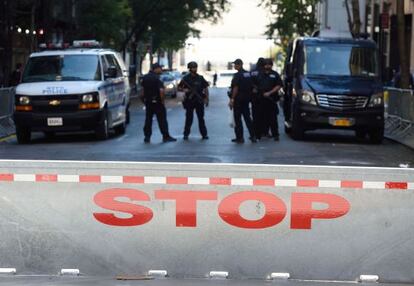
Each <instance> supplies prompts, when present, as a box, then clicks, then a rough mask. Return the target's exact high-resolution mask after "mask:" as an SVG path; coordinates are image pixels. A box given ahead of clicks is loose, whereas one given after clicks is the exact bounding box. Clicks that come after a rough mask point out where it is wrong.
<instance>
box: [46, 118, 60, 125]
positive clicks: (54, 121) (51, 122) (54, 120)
mask: <svg viewBox="0 0 414 286" xmlns="http://www.w3.org/2000/svg"><path fill="white" fill-rule="evenodd" d="M47 126H63V119H62V117H51V118H48V119H47Z"/></svg>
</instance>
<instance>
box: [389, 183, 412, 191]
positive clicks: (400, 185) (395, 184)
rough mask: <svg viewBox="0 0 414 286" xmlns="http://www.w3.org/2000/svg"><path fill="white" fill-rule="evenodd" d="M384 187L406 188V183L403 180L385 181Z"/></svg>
mask: <svg viewBox="0 0 414 286" xmlns="http://www.w3.org/2000/svg"><path fill="white" fill-rule="evenodd" d="M385 188H386V189H390V190H407V189H408V184H407V183H405V182H386V183H385Z"/></svg>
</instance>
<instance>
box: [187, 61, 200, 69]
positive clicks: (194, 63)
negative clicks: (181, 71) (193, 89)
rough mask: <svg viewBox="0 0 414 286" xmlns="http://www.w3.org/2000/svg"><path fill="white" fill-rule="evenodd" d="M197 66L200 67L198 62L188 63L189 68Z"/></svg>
mask: <svg viewBox="0 0 414 286" xmlns="http://www.w3.org/2000/svg"><path fill="white" fill-rule="evenodd" d="M197 67H198V65H197V63H196V62H189V63H188V65H187V68H189V69H193V68H197Z"/></svg>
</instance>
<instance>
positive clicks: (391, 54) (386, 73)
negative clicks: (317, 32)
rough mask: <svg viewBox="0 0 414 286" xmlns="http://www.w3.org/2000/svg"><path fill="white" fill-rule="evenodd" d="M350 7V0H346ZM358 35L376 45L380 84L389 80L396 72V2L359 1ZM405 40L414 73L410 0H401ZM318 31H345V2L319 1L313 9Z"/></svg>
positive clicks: (346, 24) (397, 62) (413, 7)
mask: <svg viewBox="0 0 414 286" xmlns="http://www.w3.org/2000/svg"><path fill="white" fill-rule="evenodd" d="M348 2H349V5H350V6H351V3H350V2H351V1H350V0H348ZM359 4H360V18H361V23H362V25H361V32H362V33H366V34H368V36H369V37H370V38H371V39H373V40H374V41H376V42H377V43H378V47H379V50H380V55H381V67H382V75H383V79H384V81H388V80H390V78H392V76H393V74H394V73H395V72H396V71H398V70H399V49H398V29H397V27H398V25H397V16H396V15H397V1H396V0H359ZM404 4H405V35H406V36H405V38H406V45H407V51H408V55H407V58H408V59H409V62H410V69H411V71H412V72H414V43H412V41H413V39H414V21H413V13H414V1H413V0H405V3H404ZM316 11H317V19H318V23H319V27H320V29H331V30H335V31H340V32H345V31H347V32H349V24H348V14H347V11H346V7H345V0H322V1H321V3H320V4H318V7H317V9H316Z"/></svg>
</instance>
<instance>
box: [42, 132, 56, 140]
mask: <svg viewBox="0 0 414 286" xmlns="http://www.w3.org/2000/svg"><path fill="white" fill-rule="evenodd" d="M43 134H45V137H46V138H47V139H52V138H54V137H55V135H56V133H55V132H53V131H46V132H44V133H43Z"/></svg>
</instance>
